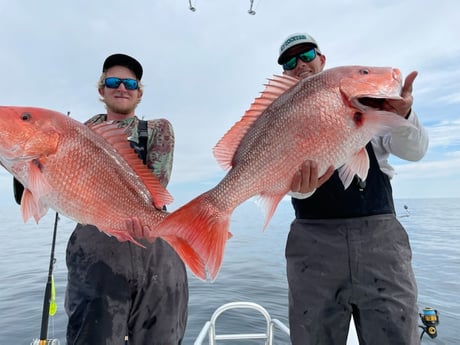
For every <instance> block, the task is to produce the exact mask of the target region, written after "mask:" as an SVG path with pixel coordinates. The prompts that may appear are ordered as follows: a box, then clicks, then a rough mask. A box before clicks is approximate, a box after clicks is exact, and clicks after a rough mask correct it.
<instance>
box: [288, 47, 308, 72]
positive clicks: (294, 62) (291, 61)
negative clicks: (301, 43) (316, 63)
mask: <svg viewBox="0 0 460 345" xmlns="http://www.w3.org/2000/svg"><path fill="white" fill-rule="evenodd" d="M315 57H316V49H315V48H313V49H310V50H308V51H306V52H303V53H300V54H297V55H295V56H293V57H291V58H290V59H289V60H288V61H287V62H286V63H284V64H283V69H284V70H285V71H290V70H291V69H294V68H296V66H297V59H300V60H302V61H303V62H310V61H313V60H314V59H315Z"/></svg>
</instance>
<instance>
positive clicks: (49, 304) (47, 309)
mask: <svg viewBox="0 0 460 345" xmlns="http://www.w3.org/2000/svg"><path fill="white" fill-rule="evenodd" d="M67 116H70V111H68V112H67ZM15 198H16V194H15ZM58 221H59V213H58V212H56V214H55V217H54V227H53V240H52V242H51V253H50V263H49V268H48V279H47V281H46V286H45V295H44V297H43V310H42V322H41V327H40V339H34V341H33V342H32V345H59V339H48V321H49V316H50V315H54V313H55V312H56V301H55V300H54V299H55V297H54V295H55V293H54V291H55V290H54V279H53V270H54V263H55V262H56V258H55V257H54V251H55V248H56V235H57V225H58Z"/></svg>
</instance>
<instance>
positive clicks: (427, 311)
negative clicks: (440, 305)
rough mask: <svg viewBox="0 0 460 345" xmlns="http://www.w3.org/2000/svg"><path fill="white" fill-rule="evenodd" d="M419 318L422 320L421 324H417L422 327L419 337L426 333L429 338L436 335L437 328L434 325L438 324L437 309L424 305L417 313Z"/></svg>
mask: <svg viewBox="0 0 460 345" xmlns="http://www.w3.org/2000/svg"><path fill="white" fill-rule="evenodd" d="M419 315H420V319H421V320H422V323H423V326H419V327H420V328H421V329H423V332H422V334H421V335H420V339H421V338H422V336H423V334H425V333H426V334H428V335H429V336H430V338H431V339H434V338H436V337H437V336H438V330H437V329H436V326H437V325H438V324H439V318H438V311H437V310H436V309H433V308H430V307H426V308H423V311H422V313H420V314H419Z"/></svg>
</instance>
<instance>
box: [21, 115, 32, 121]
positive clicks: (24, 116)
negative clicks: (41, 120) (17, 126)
mask: <svg viewBox="0 0 460 345" xmlns="http://www.w3.org/2000/svg"><path fill="white" fill-rule="evenodd" d="M31 118H32V114H30V113H22V114H21V119H22V120H23V121H29V120H30V119H31Z"/></svg>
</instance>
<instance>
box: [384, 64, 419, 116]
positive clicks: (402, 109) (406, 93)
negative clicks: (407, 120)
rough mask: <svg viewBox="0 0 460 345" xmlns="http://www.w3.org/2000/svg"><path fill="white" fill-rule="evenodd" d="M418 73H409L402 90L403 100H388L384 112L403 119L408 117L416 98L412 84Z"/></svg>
mask: <svg viewBox="0 0 460 345" xmlns="http://www.w3.org/2000/svg"><path fill="white" fill-rule="evenodd" d="M417 74H418V73H417V72H416V71H413V72H411V73H409V74H408V75H407V77H406V79H405V80H404V85H403V87H402V90H401V97H402V99H386V100H385V102H384V103H383V107H382V108H383V110H387V111H391V112H392V113H395V114H398V115H400V116H402V117H407V116H408V115H409V113H410V111H411V107H412V103H413V102H414V97H413V96H412V84H413V83H414V80H415V78H416V77H417Z"/></svg>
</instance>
